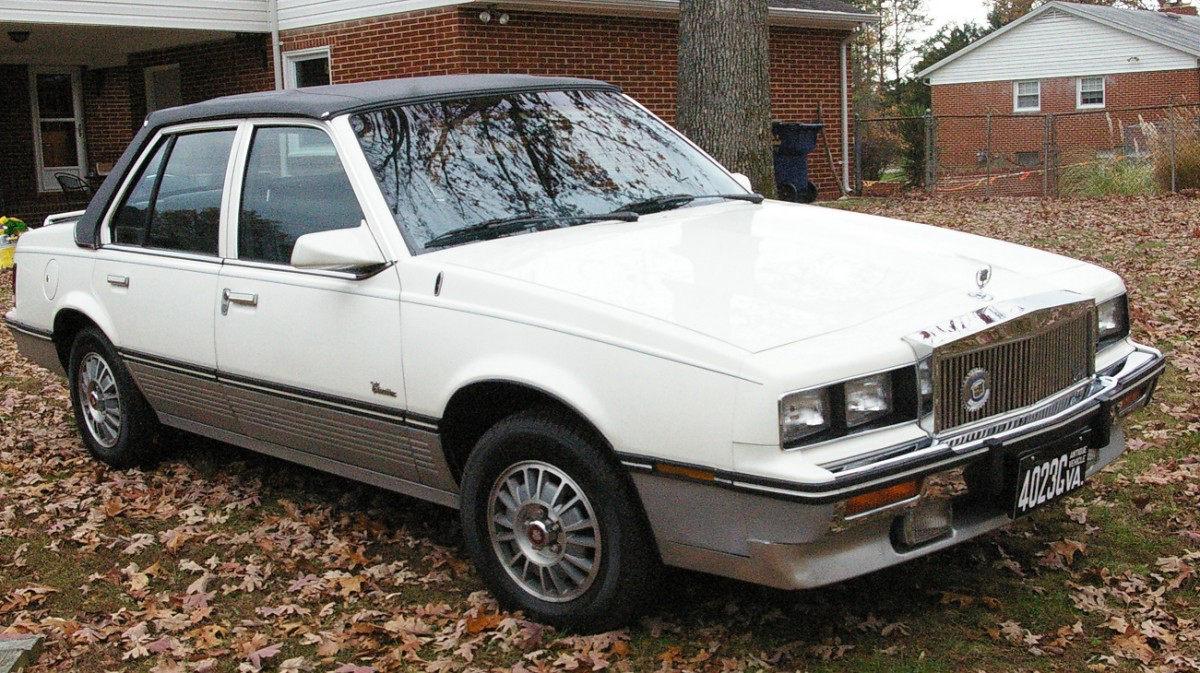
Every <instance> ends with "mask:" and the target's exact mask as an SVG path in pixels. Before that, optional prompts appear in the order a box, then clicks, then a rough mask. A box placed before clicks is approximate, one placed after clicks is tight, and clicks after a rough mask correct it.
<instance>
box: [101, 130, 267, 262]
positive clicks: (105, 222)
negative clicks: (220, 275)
mask: <svg viewBox="0 0 1200 673" xmlns="http://www.w3.org/2000/svg"><path fill="white" fill-rule="evenodd" d="M242 126H243V123H242V122H241V121H240V120H236V119H233V120H230V119H221V120H210V121H200V122H189V123H187V124H179V125H176V126H168V127H164V128H161V129H159V130H158V131H157V132H156V133H155V134H154V137H153V138H151V139H150V140H149V141H148V142H146V143H145V144H144V145H143V146H142V153H141V154H140V155H138V157H137V160H135V161H134V162H133V163H131V164H130V166H129V169H128V170H127V171H125V176H124V181H123V182H121V185H120V186H119V187H118V188H117V189H116V191H115V192H114V193H113V198H112V199H111V200H110V201H109V202H108V204H107V205H106V207H105V210H104V216H103V217H102V218H101V219H100V241H99V245H98V247H100V248H104V247H109V246H117V245H120V244H117V243H113V241H112V218H113V217H114V215H115V214H116V211H117V208H118V206H119V205H120V204H121V203H124V202H125V197H126V196H127V195H128V193H129V190H130V189H132V188H133V183H134V182H135V181H136V180H137V178H138V177H140V174H141V171H142V166H144V165H145V163H146V162H147V161H149V160H150V158H151V157H152V156H153V155H154V153H155V151H156V150H157V149H158V146H159V144H160V143H162V142H163V139H164V138H165V137H167V136H172V135H179V134H181V133H193V132H201V131H220V130H227V131H234V137H233V144H232V146H231V147H230V149H229V159H228V160H227V163H226V166H225V182H224V183H223V185H222V190H223V191H222V194H221V218H222V221H221V222H220V223H219V225H218V233H217V254H216V255H215V256H214V255H203V256H204V257H211V258H214V259H216V260H218V261H219V260H220V259H221V249H222V247H221V242H222V240H223V238H224V236H225V221H224V218H225V214H226V206H227V204H226V199H227V198H228V196H229V191H228V190H229V179H230V173H231V171H232V169H233V165H234V164H233V159H234V156H235V155H236V154H237V148H238V143H239V133H240V132H241V129H242ZM81 214H82V211H81ZM121 247H122V248H138V249H141V250H155V251H158V250H161V249H160V248H143V247H141V246H124V245H122V246H121ZM166 252H172V251H170V250H167V251H166Z"/></svg>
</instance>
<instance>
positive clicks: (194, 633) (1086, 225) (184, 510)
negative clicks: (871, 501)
mask: <svg viewBox="0 0 1200 673" xmlns="http://www.w3.org/2000/svg"><path fill="white" fill-rule="evenodd" d="M856 207H859V208H862V209H865V210H875V211H877V212H881V213H884V214H889V215H893V216H899V217H903V218H908V219H916V220H920V221H928V222H934V223H937V224H942V225H945V226H951V227H955V228H960V229H964V230H967V231H971V232H974V233H981V234H985V235H991V236H997V237H1000V238H1006V239H1008V240H1013V241H1016V242H1019V243H1025V244H1033V245H1036V246H1038V247H1042V248H1045V249H1050V250H1053V251H1056V252H1062V253H1064V254H1068V255H1072V256H1076V257H1083V258H1086V259H1088V260H1090V261H1094V262H1097V263H1099V264H1101V265H1103V266H1107V267H1109V268H1112V269H1113V270H1115V271H1117V272H1118V273H1120V274H1122V275H1123V276H1124V277H1125V279H1126V281H1127V283H1128V285H1129V291H1130V296H1131V304H1132V306H1133V310H1134V316H1135V322H1136V325H1135V329H1136V333H1137V336H1138V337H1139V338H1140V339H1143V340H1148V341H1150V342H1151V343H1153V344H1155V345H1157V346H1158V347H1160V348H1163V349H1164V350H1168V351H1169V352H1170V367H1169V369H1168V371H1167V374H1166V376H1165V378H1164V380H1163V383H1162V386H1161V387H1160V390H1159V393H1158V396H1157V399H1156V401H1155V403H1154V406H1153V408H1152V409H1151V410H1149V411H1148V412H1147V413H1144V414H1141V415H1138V416H1135V417H1133V418H1132V419H1131V423H1130V428H1129V432H1128V433H1127V446H1128V452H1129V454H1130V455H1131V456H1136V457H1137V460H1136V461H1133V460H1130V461H1128V462H1126V463H1123V464H1121V465H1118V466H1117V467H1116V468H1115V469H1114V470H1112V471H1111V473H1115V476H1114V477H1113V478H1112V479H1111V480H1109V481H1108V482H1105V481H1103V480H1100V481H1095V482H1089V486H1088V488H1087V489H1085V490H1084V491H1083V492H1081V493H1082V494H1083V495H1081V496H1079V497H1077V498H1072V499H1069V501H1068V503H1067V506H1066V510H1065V513H1062V510H1061V509H1060V510H1059V513H1053V512H1049V513H1047V514H1045V515H1039V516H1038V517H1035V518H1036V519H1038V521H1039V522H1042V521H1051V522H1054V526H1048V527H1042V528H1038V529H1036V530H1034V529H1030V528H1029V527H1028V525H1027V524H1021V525H1018V526H1017V527H1015V530H1013V531H1011V532H1010V533H1009V534H1011V535H1012V536H1013V539H1014V540H1017V541H1019V542H1020V546H1014V545H1013V544H1011V543H1010V540H1009V539H1008V538H1007V537H1006V535H1008V534H1002V535H999V536H990V537H987V538H983V539H982V541H980V542H978V543H972V544H971V545H968V546H966V547H960V548H958V549H959V551H950V552H942V553H940V554H938V555H935V556H934V557H931V558H930V559H929V560H927V561H918V562H914V563H913V564H910V565H907V566H901V567H900V568H898V569H896V570H895V571H894V572H889V574H887V575H886V578H887V579H885V580H881V579H879V578H878V577H875V578H862V579H860V580H850V581H848V582H845V583H842V584H841V585H838V586H836V587H833V588H831V589H829V590H826V591H821V592H797V593H795V594H784V595H780V594H779V592H775V591H773V590H760V589H756V588H750V587H748V586H747V585H741V584H737V583H732V582H723V581H719V580H714V579H712V578H708V577H703V576H695V577H691V576H689V579H687V581H686V582H684V584H686V589H684V590H681V591H679V593H680V594H682V596H681V597H676V596H667V597H666V599H665V600H664V601H663V606H662V607H661V608H660V609H658V610H656V611H654V612H652V613H651V615H649V616H648V617H647V618H646V620H644V621H643V622H642V623H641V624H638V625H635V626H633V627H631V628H630V629H628V630H624V631H617V632H613V633H608V634H599V635H595V636H574V635H570V634H563V633H559V632H556V631H555V630H553V629H550V628H547V627H545V626H543V625H540V624H535V623H532V622H529V621H527V620H525V619H524V618H523V617H522V615H520V614H513V613H509V612H506V611H504V610H502V609H501V608H500V607H499V606H498V605H496V604H495V602H494V601H493V600H492V598H491V597H490V595H488V594H487V593H485V592H482V591H479V590H478V589H479V581H478V579H477V578H476V577H475V576H474V574H473V571H472V569H471V568H470V566H469V564H467V563H466V560H465V557H464V555H463V554H462V552H461V550H460V549H459V548H458V542H459V540H458V536H459V533H458V531H457V523H456V519H455V516H454V514H453V513H452V512H449V511H448V510H444V509H442V508H437V507H434V506H430V505H424V504H421V503H416V502H415V501H411V500H406V499H402V498H398V497H396V496H392V495H390V494H387V493H384V492H382V491H378V490H375V489H370V488H367V487H359V486H356V485H354V484H352V483H350V482H348V481H344V480H340V479H336V478H332V477H326V476H322V475H319V474H316V473H314V472H312V471H309V470H305V469H304V468H298V467H293V466H289V465H286V464H284V463H281V462H278V461H273V460H271V459H267V458H262V457H259V456H256V455H254V454H249V453H246V452H240V451H236V450H233V449H229V448H227V447H221V446H213V445H209V444H205V443H202V442H193V441H185V442H184V444H186V445H184V444H181V445H180V446H178V447H176V448H175V450H173V451H172V452H170V453H169V454H168V455H166V456H164V458H163V460H162V462H161V464H160V465H158V466H157V467H156V468H154V469H153V470H147V471H142V470H127V471H115V470H109V469H106V468H104V467H102V466H100V465H98V464H96V463H95V462H94V461H92V460H91V459H90V458H89V457H88V456H87V454H86V451H84V450H83V448H82V447H81V445H80V442H79V440H78V438H77V435H76V432H75V429H74V427H73V420H72V418H71V414H70V408H69V403H68V400H67V395H66V390H65V388H64V387H63V385H62V382H61V381H60V380H59V379H57V378H55V377H53V376H52V375H50V374H48V373H46V372H44V371H42V370H40V369H38V368H36V367H34V366H33V365H31V364H29V363H28V362H26V361H25V360H23V359H21V358H20V357H18V356H17V354H16V352H15V349H14V346H13V343H12V340H11V338H10V337H9V336H8V334H7V332H6V331H3V330H0V364H2V368H0V424H3V428H4V430H3V432H0V493H3V494H4V496H5V497H4V498H2V499H0V632H6V631H8V632H13V633H31V632H36V633H41V634H43V635H45V636H46V637H47V648H46V651H45V653H44V654H43V655H42V658H41V660H40V662H39V665H38V668H37V669H35V670H34V671H33V673H41V671H66V670H72V667H73V665H74V662H77V661H88V662H90V663H89V666H92V667H94V668H92V670H123V669H128V668H137V669H138V670H149V671H151V672H152V673H206V672H207V671H213V672H214V673H216V672H222V673H224V672H227V671H233V670H240V671H245V672H248V673H258V672H260V671H261V672H263V673H272V672H279V673H391V672H392V671H475V672H489V673H490V672H491V671H498V670H503V671H514V672H517V673H542V672H550V671H620V672H622V673H631V672H633V671H643V670H644V671H657V670H662V671H704V672H713V673H723V672H734V671H739V672H740V671H777V670H778V671H793V670H809V669H814V668H819V669H821V670H861V669H869V670H874V669H880V668H881V665H880V664H879V663H878V661H877V659H878V658H879V657H886V658H887V659H885V660H884V661H885V662H889V661H895V662H896V666H895V668H896V669H897V670H901V669H904V670H912V669H916V670H923V668H922V665H921V664H917V663H915V662H918V661H920V660H922V659H923V658H925V657H927V656H928V657H930V658H934V659H937V660H939V663H938V665H941V666H943V667H944V668H946V669H947V670H964V671H976V670H984V671H988V672H989V673H996V672H998V671H1008V670H1022V671H1026V672H1030V671H1033V670H1041V671H1049V670H1062V671H1070V670H1082V669H1084V668H1088V669H1093V670H1110V669H1112V670H1115V671H1124V670H1128V671H1142V670H1144V671H1152V672H1153V673H1184V672H1187V671H1192V672H1195V671H1200V663H1198V661H1200V631H1198V629H1197V626H1196V622H1195V620H1196V619H1197V617H1198V610H1200V608H1198V607H1197V606H1198V605H1200V596H1198V595H1197V562H1200V558H1198V557H1197V556H1196V554H1195V553H1194V551H1193V550H1195V549H1197V548H1200V456H1197V455H1195V454H1197V453H1200V451H1198V450H1197V447H1200V441H1198V440H1197V436H1198V433H1200V327H1198V326H1200V239H1198V238H1196V237H1195V236H1194V235H1193V232H1195V231H1197V230H1200V212H1198V211H1200V209H1197V208H1196V206H1195V202H1194V201H1190V202H1189V201H1184V200H1172V199H1161V200H1132V201H1122V200H1112V201H1102V202H1076V201H1063V202H1048V203H1045V204H1043V203H1041V202H1038V201H1036V200H1032V201H1031V200H1020V199H1016V200H1011V201H1003V200H996V201H992V202H989V203H981V202H978V201H963V202H959V201H952V200H942V201H924V200H895V201H888V202H864V203H861V204H859V205H858V206H856ZM816 212H817V213H819V212H820V211H816ZM6 287H7V283H6V282H4V280H3V279H0V312H3V311H4V310H7V307H9V306H10V305H11V298H10V297H9V295H8V294H7V292H8V290H7V289H6ZM1131 504H1132V506H1133V507H1135V508H1136V513H1135V517H1134V518H1132V519H1130V520H1128V521H1124V522H1123V523H1124V524H1126V525H1127V526H1133V527H1135V536H1136V537H1138V538H1139V539H1140V538H1142V537H1145V538H1147V540H1146V541H1145V542H1144V543H1145V545H1146V548H1148V549H1152V550H1153V549H1162V550H1163V551H1159V552H1157V553H1156V552H1154V551H1149V552H1145V551H1142V550H1140V549H1139V550H1137V551H1131V552H1130V555H1131V556H1132V555H1135V554H1137V556H1136V557H1135V558H1133V559H1132V561H1131V562H1129V563H1126V564H1123V565H1121V566H1117V565H1115V564H1111V563H1108V562H1106V561H1102V560H1101V559H1103V558H1105V556H1106V553H1107V552H1109V551H1111V546H1112V545H1114V544H1124V543H1122V542H1120V540H1121V538H1118V537H1116V536H1115V533H1113V532H1112V531H1110V530H1109V529H1108V528H1109V524H1110V523H1111V521H1112V519H1113V516H1114V515H1112V514H1111V512H1113V511H1114V510H1116V509H1118V508H1119V507H1128V506H1131ZM1059 524H1061V528H1057V527H1055V526H1058V525H1059ZM1036 525H1041V524H1040V523H1039V524H1035V526H1036ZM1047 528H1050V529H1052V530H1054V531H1055V534H1051V533H1050V532H1048V531H1047ZM1059 531H1061V532H1059ZM921 564H923V565H921ZM940 564H945V565H946V567H947V568H951V566H954V565H955V564H959V565H962V566H964V567H965V568H967V571H966V572H963V573H959V574H954V572H953V570H952V569H950V570H948V571H947V572H946V573H945V574H946V576H947V577H954V578H955V579H954V580H950V579H942V578H940V577H939V572H938V570H939V569H940V568H941V567H942V566H941V565H940ZM916 566H919V568H920V569H924V571H923V572H924V574H923V575H921V574H920V573H919V572H918V571H914V570H913V568H914V567H916ZM930 568H932V569H933V570H932V571H931V570H929V569H930ZM910 573H911V574H910ZM918 575H919V576H920V577H922V578H923V580H921V581H923V582H924V584H923V585H922V586H920V587H915V588H914V587H913V586H911V585H913V584H914V583H916V582H917V581H918V580H916V579H913V578H914V576H918ZM964 578H965V579H964ZM939 580H940V581H939ZM672 586H674V585H672ZM863 587H874V589H875V590H874V591H871V590H868V589H864V588H863ZM1013 587H1017V588H1015V589H1014V588H1013ZM1002 591H1008V592H1009V593H1008V594H1005V593H1001V592H1002ZM889 593H894V594H896V595H899V596H903V597H904V599H903V600H904V601H906V602H903V603H899V604H898V601H899V600H900V599H894V600H889V598H890V596H888V595H885V594H889ZM1014 593H1015V594H1016V597H1017V598H1019V599H1020V600H1010V596H1011V595H1013V594H1014ZM1030 602H1032V603H1035V604H1039V603H1043V604H1044V605H1045V607H1046V610H1045V611H1044V612H1045V613H1046V615H1053V617H1048V616H1045V615H1044V614H1042V611H1041V610H1039V609H1038V607H1037V606H1036V605H1035V607H1033V608H1030V607H1029V606H1028V605H1025V604H1027V603H1030ZM953 639H965V640H968V641H972V642H971V648H976V647H978V648H979V649H977V650H976V649H969V648H963V647H960V646H959V645H956V644H955V643H953V642H949V641H951V640H953ZM1035 657H1040V658H1035ZM1046 657H1050V659H1043V658H1046ZM1059 662H1062V663H1061V664H1060V663H1059ZM885 666H886V663H885ZM838 667H842V668H838ZM935 668H936V667H935Z"/></svg>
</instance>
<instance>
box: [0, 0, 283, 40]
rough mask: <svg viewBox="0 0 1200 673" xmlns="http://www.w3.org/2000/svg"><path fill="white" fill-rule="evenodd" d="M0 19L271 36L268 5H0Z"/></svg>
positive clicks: (90, 0) (253, 1) (236, 0)
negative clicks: (266, 34) (187, 29)
mask: <svg viewBox="0 0 1200 673" xmlns="http://www.w3.org/2000/svg"><path fill="white" fill-rule="evenodd" d="M0 16H2V17H4V20H5V21H6V22H9V23H50V24H68V25H83V26H136V27H143V28H192V29H197V30H224V31H233V32H247V33H264V32H268V31H269V30H270V12H269V11H268V8H267V0H191V1H189V2H178V1H176V2H172V1H170V0H123V1H122V2H108V1H106V0H37V2H30V1H29V0H0Z"/></svg>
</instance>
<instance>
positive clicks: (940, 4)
mask: <svg viewBox="0 0 1200 673" xmlns="http://www.w3.org/2000/svg"><path fill="white" fill-rule="evenodd" d="M925 8H926V11H928V12H929V17H930V18H932V19H933V26H931V27H930V29H929V34H933V33H934V32H936V31H937V29H938V28H939V27H941V26H943V25H945V24H947V23H964V22H966V21H974V22H975V23H978V24H984V23H987V3H985V2H984V1H983V0H925Z"/></svg>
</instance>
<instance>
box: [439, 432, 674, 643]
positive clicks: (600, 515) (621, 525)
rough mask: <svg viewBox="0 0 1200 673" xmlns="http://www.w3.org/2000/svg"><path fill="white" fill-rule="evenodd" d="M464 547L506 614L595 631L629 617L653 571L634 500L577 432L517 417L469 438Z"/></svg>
mask: <svg viewBox="0 0 1200 673" xmlns="http://www.w3.org/2000/svg"><path fill="white" fill-rule="evenodd" d="M461 514H462V519H463V530H464V532H465V536H466V545H467V548H468V550H469V551H470V553H471V556H472V558H473V559H474V561H475V564H476V566H477V567H478V569H479V572H480V574H481V575H483V578H484V580H485V581H486V582H487V584H488V586H489V587H490V588H491V589H492V591H493V592H494V593H495V594H496V596H497V598H498V599H499V600H500V602H501V603H502V604H503V605H505V606H506V607H509V608H513V609H520V610H524V611H525V613H526V614H527V615H528V616H529V617H530V618H532V619H536V620H538V621H542V622H546V623H550V624H554V625H556V626H561V627H566V628H572V629H579V630H586V631H596V630H604V629H610V628H616V627H618V626H621V625H623V624H625V623H626V622H627V621H628V620H630V619H632V618H633V617H634V616H635V615H636V614H637V612H638V611H639V610H640V608H641V606H642V603H643V599H644V598H645V596H646V591H645V588H646V587H647V585H648V583H649V580H650V579H651V578H652V577H653V575H654V573H655V571H656V569H657V567H658V554H657V551H656V550H655V548H654V543H653V539H652V537H651V536H650V534H649V531H648V530H647V526H646V524H645V517H644V516H643V514H642V512H641V510H640V507H639V505H638V501H637V499H636V494H635V493H634V492H633V489H632V487H631V485H630V484H629V482H628V479H626V478H625V477H624V475H623V474H621V472H620V468H619V466H618V465H617V464H616V463H615V461H613V460H611V459H610V458H609V457H608V455H607V454H605V453H604V452H603V451H602V450H601V449H600V447H599V446H597V442H596V441H595V440H593V439H592V438H591V436H590V433H589V432H587V430H586V429H585V428H584V427H583V426H582V425H580V424H578V423H576V422H572V421H570V420H567V419H563V418H560V417H557V416H555V415H553V414H552V413H549V412H545V411H533V412H521V413H518V414H516V415H514V416H510V417H509V418H507V419H505V420H503V421H501V422H500V423H498V424H497V425H496V426H495V427H493V428H492V429H490V430H489V431H488V432H487V433H485V434H484V436H483V437H482V438H481V439H480V440H479V443H478V444H477V445H476V447H475V450H474V451H473V452H472V453H471V456H470V458H469V459H468V461H467V465H466V470H465V473H464V477H463V508H462V512H461Z"/></svg>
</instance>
